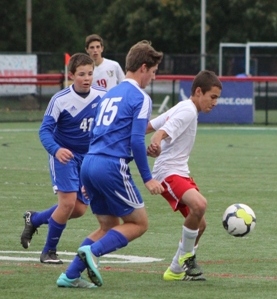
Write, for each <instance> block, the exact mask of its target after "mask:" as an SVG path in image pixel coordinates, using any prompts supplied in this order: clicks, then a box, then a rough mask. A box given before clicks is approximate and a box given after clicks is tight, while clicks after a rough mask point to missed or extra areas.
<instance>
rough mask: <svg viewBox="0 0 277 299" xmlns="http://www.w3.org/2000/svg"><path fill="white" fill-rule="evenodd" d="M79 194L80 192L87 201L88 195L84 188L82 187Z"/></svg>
mask: <svg viewBox="0 0 277 299" xmlns="http://www.w3.org/2000/svg"><path fill="white" fill-rule="evenodd" d="M81 192H82V194H83V195H84V197H85V198H86V199H89V197H88V194H87V192H86V189H85V186H82V188H81Z"/></svg>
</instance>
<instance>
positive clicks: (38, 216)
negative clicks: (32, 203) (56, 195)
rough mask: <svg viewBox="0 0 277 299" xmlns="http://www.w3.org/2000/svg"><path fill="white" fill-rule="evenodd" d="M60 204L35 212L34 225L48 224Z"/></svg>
mask: <svg viewBox="0 0 277 299" xmlns="http://www.w3.org/2000/svg"><path fill="white" fill-rule="evenodd" d="M57 206H58V205H54V206H52V207H51V208H49V209H47V210H43V211H41V212H35V213H34V214H32V217H31V222H32V224H33V226H34V227H40V226H41V225H42V224H48V221H49V218H50V217H51V215H52V214H53V212H54V211H55V210H56V208H57Z"/></svg>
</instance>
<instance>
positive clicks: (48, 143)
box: [39, 115, 60, 156]
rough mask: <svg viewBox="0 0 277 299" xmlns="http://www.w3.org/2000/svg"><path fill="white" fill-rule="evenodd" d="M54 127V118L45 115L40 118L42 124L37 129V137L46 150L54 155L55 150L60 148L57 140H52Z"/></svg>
mask: <svg viewBox="0 0 277 299" xmlns="http://www.w3.org/2000/svg"><path fill="white" fill-rule="evenodd" d="M55 127H56V121H55V119H54V118H53V117H52V116H50V115H45V116H44V117H43V120H42V124H41V126H40V129H39V138H40V141H41V143H42V145H43V146H44V148H45V149H46V150H47V152H48V153H49V154H50V155H52V156H55V154H56V152H57V151H58V149H59V148H60V146H59V145H58V144H57V142H56V141H55V140H54V129H55Z"/></svg>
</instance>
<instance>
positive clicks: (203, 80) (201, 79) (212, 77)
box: [191, 70, 222, 95]
mask: <svg viewBox="0 0 277 299" xmlns="http://www.w3.org/2000/svg"><path fill="white" fill-rule="evenodd" d="M213 86H216V87H218V88H219V89H220V90H222V83H221V82H220V80H219V78H218V77H217V75H216V74H215V73H214V72H213V71H208V70H204V71H200V72H199V73H198V74H197V75H196V76H195V78H194V80H193V82H192V86H191V95H194V93H195V90H196V88H197V87H200V88H201V90H202V92H203V94H205V93H206V92H207V91H209V90H211V89H212V87H213Z"/></svg>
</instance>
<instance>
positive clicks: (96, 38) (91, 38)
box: [85, 34, 104, 49]
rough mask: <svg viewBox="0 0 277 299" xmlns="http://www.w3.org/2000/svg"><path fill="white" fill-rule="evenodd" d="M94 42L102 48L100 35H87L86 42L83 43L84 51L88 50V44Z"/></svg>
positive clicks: (102, 43) (102, 42)
mask: <svg viewBox="0 0 277 299" xmlns="http://www.w3.org/2000/svg"><path fill="white" fill-rule="evenodd" d="M95 41H96V42H100V44H101V47H103V46H104V41H103V38H102V37H101V36H100V35H98V34H91V35H88V36H87V37H86V41H85V47H86V49H87V48H88V46H89V44H90V43H91V42H95Z"/></svg>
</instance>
